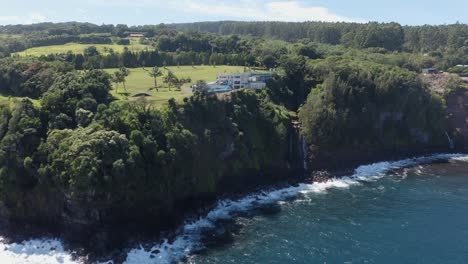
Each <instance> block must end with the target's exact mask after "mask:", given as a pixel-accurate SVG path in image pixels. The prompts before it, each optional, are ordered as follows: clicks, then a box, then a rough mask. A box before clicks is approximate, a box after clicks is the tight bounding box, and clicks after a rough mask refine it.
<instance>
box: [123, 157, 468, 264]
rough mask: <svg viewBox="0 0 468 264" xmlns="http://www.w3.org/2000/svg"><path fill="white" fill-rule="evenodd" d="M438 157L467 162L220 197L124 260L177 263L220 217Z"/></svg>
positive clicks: (370, 169)
mask: <svg viewBox="0 0 468 264" xmlns="http://www.w3.org/2000/svg"><path fill="white" fill-rule="evenodd" d="M439 160H441V161H442V160H457V161H462V162H468V156H467V155H464V154H435V155H431V156H425V157H418V158H411V159H404V160H400V161H390V162H378V163H374V164H370V165H363V166H360V167H358V168H357V169H356V170H355V172H354V174H353V175H351V176H345V177H340V178H335V179H331V180H329V181H326V182H318V183H311V184H305V183H302V184H298V185H296V186H291V187H287V188H283V189H279V190H273V191H264V192H260V193H257V194H252V195H249V196H246V197H244V198H242V199H239V200H221V201H219V202H218V204H217V205H216V206H215V208H214V209H213V210H211V211H210V212H209V213H208V215H207V216H205V217H202V218H200V219H198V220H196V221H193V222H189V223H186V224H185V225H184V226H183V228H182V229H181V231H180V232H179V233H178V235H177V236H176V238H175V239H174V240H173V241H172V242H169V241H168V240H167V239H166V240H164V241H163V242H162V243H160V244H157V245H154V246H153V247H152V248H150V249H145V248H144V247H143V246H140V247H139V248H135V249H132V250H131V251H130V252H129V253H128V255H127V260H126V261H125V263H126V264H136V263H139V264H145V263H147V264H150V263H161V264H170V263H177V262H179V261H182V260H184V259H186V258H187V257H189V256H190V255H191V254H193V253H194V252H195V251H197V250H200V249H203V247H204V245H203V243H202V236H203V234H204V232H206V231H208V230H211V229H214V228H216V223H217V222H218V221H220V220H224V219H231V218H233V217H235V216H236V214H238V213H240V212H245V211H249V210H252V209H255V208H258V207H261V206H262V205H268V204H274V203H282V202H284V201H285V200H288V199H291V198H295V197H298V196H299V195H300V194H306V193H323V192H326V191H327V190H328V189H330V188H348V187H350V186H352V185H358V184H361V183H362V182H368V181H375V180H377V179H380V178H382V177H384V176H385V175H386V174H387V173H388V172H390V171H391V170H394V169H399V168H405V167H411V166H415V165H420V164H427V163H431V162H435V161H439Z"/></svg>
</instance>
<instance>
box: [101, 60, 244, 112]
mask: <svg viewBox="0 0 468 264" xmlns="http://www.w3.org/2000/svg"><path fill="white" fill-rule="evenodd" d="M167 69H170V70H171V71H173V72H174V74H175V75H176V76H177V77H179V78H191V79H192V83H189V84H186V85H184V87H183V88H182V90H175V88H171V89H170V90H169V88H168V87H167V85H166V84H165V83H164V82H163V76H161V77H159V78H158V86H159V87H160V88H159V92H157V91H155V90H150V89H151V88H153V87H154V81H153V78H151V77H150V76H149V74H148V72H147V71H145V70H144V68H134V69H130V75H129V76H128V77H127V81H126V87H127V92H125V91H124V90H123V87H122V84H120V85H119V88H118V90H117V91H116V90H115V88H116V87H115V85H114V90H113V91H112V94H113V95H114V96H115V97H116V98H118V99H122V100H141V98H140V99H138V98H135V97H132V95H135V94H137V93H147V94H150V95H151V96H150V97H145V100H146V101H148V102H150V103H154V104H155V105H160V104H163V103H166V102H167V100H169V99H171V98H174V99H176V100H177V101H181V100H182V99H183V98H184V97H189V96H190V95H191V94H192V91H191V89H190V88H189V87H190V85H192V84H194V83H196V82H197V80H205V81H215V80H216V76H217V74H218V73H224V72H243V71H244V67H243V66H216V67H213V66H180V67H177V66H173V67H167ZM146 70H150V68H146ZM162 70H163V72H164V75H165V74H166V72H167V70H165V69H162ZM105 71H107V72H108V73H113V72H115V71H117V69H106V70H105Z"/></svg>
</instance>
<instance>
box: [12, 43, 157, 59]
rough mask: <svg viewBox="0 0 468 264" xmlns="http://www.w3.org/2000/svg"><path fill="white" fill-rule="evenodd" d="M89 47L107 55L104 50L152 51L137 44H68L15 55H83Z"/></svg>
mask: <svg viewBox="0 0 468 264" xmlns="http://www.w3.org/2000/svg"><path fill="white" fill-rule="evenodd" d="M90 46H95V47H96V48H97V49H98V51H99V52H100V53H107V52H106V49H113V50H114V51H115V52H123V50H124V48H125V47H128V48H129V50H131V51H141V50H144V49H152V47H150V46H146V45H142V44H139V43H132V44H130V45H117V44H78V43H68V44H65V45H53V46H44V47H35V48H30V49H27V50H25V51H21V52H17V53H15V54H17V55H19V56H41V55H48V54H57V53H67V52H68V51H71V52H73V53H83V51H84V50H85V49H86V48H88V47H90Z"/></svg>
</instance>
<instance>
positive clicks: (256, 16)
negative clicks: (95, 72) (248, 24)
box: [87, 0, 365, 22]
mask: <svg viewBox="0 0 468 264" xmlns="http://www.w3.org/2000/svg"><path fill="white" fill-rule="evenodd" d="M87 1H88V2H89V3H90V4H91V3H92V4H94V5H99V6H109V5H112V6H114V7H116V6H117V7H124V8H130V7H132V8H144V9H146V10H151V9H153V8H157V9H160V8H164V9H169V10H171V11H172V12H174V13H182V14H188V15H190V14H192V15H203V16H205V17H206V20H229V19H236V20H244V21H245V20H252V21H291V22H299V21H324V22H337V21H343V22H365V20H363V19H357V18H349V17H345V16H341V15H338V14H335V13H333V12H332V11H330V10H329V9H327V8H326V7H323V6H311V5H308V4H307V3H306V1H301V0H293V1H289V0H238V1H228V0H177V1H167V0H87ZM186 18H187V17H183V15H181V20H187V19H186Z"/></svg>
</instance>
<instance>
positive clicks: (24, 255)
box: [0, 238, 78, 264]
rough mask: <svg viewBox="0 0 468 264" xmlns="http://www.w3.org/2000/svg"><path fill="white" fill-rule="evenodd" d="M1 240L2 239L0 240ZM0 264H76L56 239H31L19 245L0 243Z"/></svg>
mask: <svg viewBox="0 0 468 264" xmlns="http://www.w3.org/2000/svg"><path fill="white" fill-rule="evenodd" d="M0 239H1V240H3V239H2V238H0ZM0 263H9V264H39V263H40V264H56V263H63V264H76V263H78V262H76V261H75V260H73V258H72V256H71V254H70V252H66V251H65V250H64V249H63V245H62V243H61V242H60V241H59V240H56V239H33V240H28V241H23V242H21V243H13V244H5V243H3V242H0Z"/></svg>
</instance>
